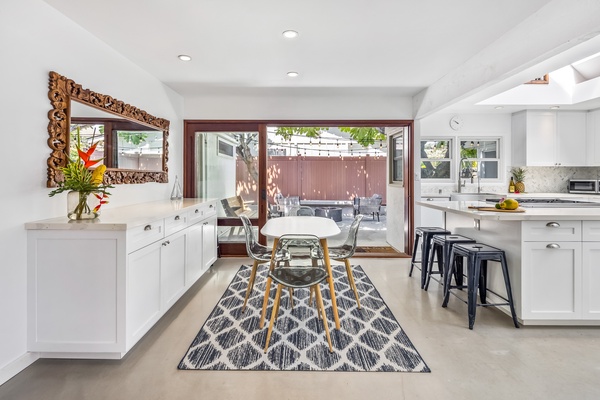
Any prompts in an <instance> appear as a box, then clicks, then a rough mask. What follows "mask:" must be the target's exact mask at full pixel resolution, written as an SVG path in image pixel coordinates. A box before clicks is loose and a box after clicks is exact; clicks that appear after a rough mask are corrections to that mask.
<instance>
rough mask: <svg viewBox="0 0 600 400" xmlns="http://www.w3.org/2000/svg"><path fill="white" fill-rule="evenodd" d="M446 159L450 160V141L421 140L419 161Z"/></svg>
mask: <svg viewBox="0 0 600 400" xmlns="http://www.w3.org/2000/svg"><path fill="white" fill-rule="evenodd" d="M425 158H427V159H430V160H431V159H438V160H439V159H448V158H450V141H447V140H423V141H421V159H425Z"/></svg>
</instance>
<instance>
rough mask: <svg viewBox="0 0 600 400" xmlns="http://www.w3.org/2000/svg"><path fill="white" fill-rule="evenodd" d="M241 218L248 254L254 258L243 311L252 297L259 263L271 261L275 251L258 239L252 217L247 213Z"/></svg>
mask: <svg viewBox="0 0 600 400" xmlns="http://www.w3.org/2000/svg"><path fill="white" fill-rule="evenodd" d="M240 219H241V220H242V224H243V225H244V232H245V234H246V252H247V253H248V256H249V257H250V258H252V259H253V260H254V263H253V264H252V270H251V272H250V279H249V280H248V288H247V289H246V297H245V298H244V305H243V306H242V312H244V311H245V310H246V303H247V302H248V297H250V293H252V288H253V287H254V280H255V278H256V270H257V269H258V264H262V263H266V262H269V261H271V254H272V253H273V249H271V248H270V247H267V246H263V245H262V244H259V243H258V242H257V241H256V237H255V236H254V230H253V229H252V223H251V222H250V219H249V218H248V217H247V216H245V215H240Z"/></svg>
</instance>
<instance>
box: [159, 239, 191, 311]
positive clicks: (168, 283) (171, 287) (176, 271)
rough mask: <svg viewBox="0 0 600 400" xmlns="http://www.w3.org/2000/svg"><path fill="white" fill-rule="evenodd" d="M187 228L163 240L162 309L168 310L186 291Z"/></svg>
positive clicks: (161, 259) (161, 260) (161, 262)
mask: <svg viewBox="0 0 600 400" xmlns="http://www.w3.org/2000/svg"><path fill="white" fill-rule="evenodd" d="M186 235H187V230H185V231H180V232H178V233H175V234H173V235H170V236H167V237H166V238H164V240H162V241H161V253H160V291H161V305H162V307H161V309H162V310H163V311H166V310H168V309H169V308H170V307H171V306H172V305H173V304H174V303H175V302H176V301H177V300H178V299H179V297H181V295H182V294H183V293H184V291H185V242H186Z"/></svg>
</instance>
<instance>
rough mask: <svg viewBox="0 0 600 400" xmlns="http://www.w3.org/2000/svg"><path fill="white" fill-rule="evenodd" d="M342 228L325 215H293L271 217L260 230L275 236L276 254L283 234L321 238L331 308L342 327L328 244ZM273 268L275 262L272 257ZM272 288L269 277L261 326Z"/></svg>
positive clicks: (337, 322)
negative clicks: (330, 238) (329, 238)
mask: <svg viewBox="0 0 600 400" xmlns="http://www.w3.org/2000/svg"><path fill="white" fill-rule="evenodd" d="M340 232H341V231H340V228H339V227H338V226H337V224H336V223H335V221H333V220H332V219H329V218H324V217H305V216H293V217H280V218H271V219H269V220H268V221H267V222H266V224H265V225H264V226H263V227H262V229H261V230H260V233H262V234H263V235H265V236H267V237H271V238H273V255H275V249H276V248H277V242H278V241H279V238H280V237H281V236H283V235H289V234H292V235H314V236H316V237H318V238H319V241H320V242H321V247H323V253H324V254H323V258H324V259H325V267H326V268H327V274H328V278H327V281H328V283H329V292H330V293H331V308H332V310H333V318H334V320H335V328H336V329H340V318H339V315H338V309H337V300H336V298H335V287H334V284H333V274H332V271H331V261H330V259H329V247H328V246H327V238H328V237H332V236H335V235H337V234H339V233H340ZM271 268H273V262H272V257H271ZM270 289H271V278H270V277H269V278H267V286H266V289H265V296H264V298H263V307H262V313H261V317H260V324H259V326H260V327H261V328H262V327H263V326H264V321H265V316H266V314H267V305H268V303H269V292H270Z"/></svg>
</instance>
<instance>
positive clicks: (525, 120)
mask: <svg viewBox="0 0 600 400" xmlns="http://www.w3.org/2000/svg"><path fill="white" fill-rule="evenodd" d="M586 118H587V117H586V112H585V111H560V112H556V111H531V110H527V111H521V112H518V113H515V114H513V116H512V157H513V159H512V165H527V166H584V165H586V154H585V151H582V149H585V148H586V141H587V137H588V134H587V131H586V126H587V121H586Z"/></svg>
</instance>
